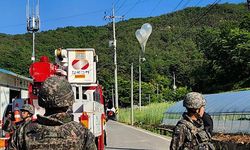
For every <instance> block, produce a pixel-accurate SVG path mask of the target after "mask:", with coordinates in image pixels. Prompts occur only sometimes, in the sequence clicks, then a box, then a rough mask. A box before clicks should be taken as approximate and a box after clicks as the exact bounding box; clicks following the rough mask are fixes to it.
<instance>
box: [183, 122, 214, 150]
mask: <svg viewBox="0 0 250 150" xmlns="http://www.w3.org/2000/svg"><path fill="white" fill-rule="evenodd" d="M180 123H181V124H184V125H185V126H186V127H187V128H188V130H189V131H190V133H191V134H190V135H186V136H187V138H186V141H185V144H184V150H189V149H192V150H215V147H214V146H213V144H212V143H211V142H210V141H211V135H210V134H209V133H208V132H206V131H205V130H204V129H202V128H197V127H196V126H194V125H193V124H192V123H191V122H189V121H187V120H181V121H180Z"/></svg>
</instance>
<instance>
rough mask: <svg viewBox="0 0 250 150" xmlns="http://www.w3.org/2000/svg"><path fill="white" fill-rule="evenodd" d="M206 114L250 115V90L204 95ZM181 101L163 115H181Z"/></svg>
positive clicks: (182, 110)
mask: <svg viewBox="0 0 250 150" xmlns="http://www.w3.org/2000/svg"><path fill="white" fill-rule="evenodd" d="M204 97H205V99H206V108H205V109H206V112H207V113H209V114H221V113H250V90H248V91H239V92H226V93H219V94H207V95H204ZM184 111H186V109H185V107H183V100H182V101H179V102H177V103H176V104H175V105H174V106H172V107H170V108H169V109H168V110H167V111H166V112H165V113H183V112H184Z"/></svg>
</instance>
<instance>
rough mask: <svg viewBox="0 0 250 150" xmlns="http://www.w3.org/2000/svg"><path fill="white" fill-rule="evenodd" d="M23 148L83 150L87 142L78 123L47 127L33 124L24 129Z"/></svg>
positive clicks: (36, 149)
mask: <svg viewBox="0 0 250 150" xmlns="http://www.w3.org/2000/svg"><path fill="white" fill-rule="evenodd" d="M24 130H26V131H24V132H25V133H26V134H25V137H24V139H25V140H24V143H23V145H24V146H23V147H25V149H27V150H30V149H35V150H55V149H56V150H82V149H85V147H84V145H85V143H84V142H86V140H85V138H86V137H84V136H83V135H82V132H83V131H82V130H81V128H80V127H79V124H78V123H76V122H69V123H66V124H63V125H60V126H45V125H41V124H38V123H31V124H29V125H27V127H26V128H24Z"/></svg>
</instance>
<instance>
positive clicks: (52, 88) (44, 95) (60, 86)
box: [38, 76, 74, 108]
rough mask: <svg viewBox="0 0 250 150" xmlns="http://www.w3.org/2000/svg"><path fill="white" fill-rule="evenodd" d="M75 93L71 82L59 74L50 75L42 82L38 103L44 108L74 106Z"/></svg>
mask: <svg viewBox="0 0 250 150" xmlns="http://www.w3.org/2000/svg"><path fill="white" fill-rule="evenodd" d="M73 102H74V93H73V90H72V87H71V85H70V84H69V82H68V81H67V80H66V79H64V78H60V77H58V76H53V77H49V78H48V79H47V80H45V81H44V83H43V84H42V86H41V88H40V90H39V95H38V104H39V106H41V107H43V108H62V107H68V106H72V105H73Z"/></svg>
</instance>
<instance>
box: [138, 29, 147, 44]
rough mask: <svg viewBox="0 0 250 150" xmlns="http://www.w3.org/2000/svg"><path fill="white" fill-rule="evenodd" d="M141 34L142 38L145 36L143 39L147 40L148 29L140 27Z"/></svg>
mask: <svg viewBox="0 0 250 150" xmlns="http://www.w3.org/2000/svg"><path fill="white" fill-rule="evenodd" d="M140 34H141V36H142V38H143V41H145V40H146V38H147V36H148V35H147V31H146V30H144V29H140Z"/></svg>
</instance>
